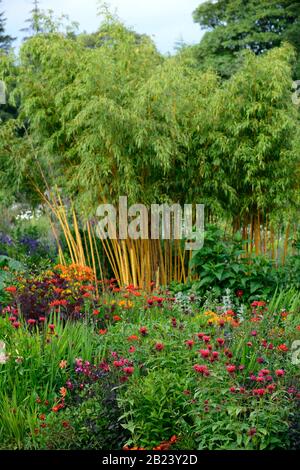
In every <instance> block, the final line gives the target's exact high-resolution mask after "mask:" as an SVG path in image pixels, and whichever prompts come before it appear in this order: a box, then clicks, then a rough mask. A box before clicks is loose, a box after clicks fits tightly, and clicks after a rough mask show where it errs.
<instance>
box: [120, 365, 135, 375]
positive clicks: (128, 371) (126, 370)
mask: <svg viewBox="0 0 300 470" xmlns="http://www.w3.org/2000/svg"><path fill="white" fill-rule="evenodd" d="M123 371H124V373H125V374H126V375H132V374H133V372H134V367H124V369H123Z"/></svg>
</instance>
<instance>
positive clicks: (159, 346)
mask: <svg viewBox="0 0 300 470" xmlns="http://www.w3.org/2000/svg"><path fill="white" fill-rule="evenodd" d="M164 347H165V346H164V344H163V343H156V345H155V349H156V351H162V350H163V349H164Z"/></svg>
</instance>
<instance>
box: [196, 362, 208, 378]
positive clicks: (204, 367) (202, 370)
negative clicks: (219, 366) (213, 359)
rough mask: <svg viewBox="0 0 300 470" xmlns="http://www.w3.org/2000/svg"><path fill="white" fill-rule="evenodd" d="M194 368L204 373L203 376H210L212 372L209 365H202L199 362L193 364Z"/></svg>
mask: <svg viewBox="0 0 300 470" xmlns="http://www.w3.org/2000/svg"><path fill="white" fill-rule="evenodd" d="M193 369H194V370H195V371H196V372H198V373H199V374H202V375H203V376H206V377H208V376H209V374H210V372H209V370H208V367H207V366H200V365H199V364H195V365H194V366H193Z"/></svg>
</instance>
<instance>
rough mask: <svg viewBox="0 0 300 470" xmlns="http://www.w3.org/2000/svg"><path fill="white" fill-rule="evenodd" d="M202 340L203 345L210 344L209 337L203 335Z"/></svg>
mask: <svg viewBox="0 0 300 470" xmlns="http://www.w3.org/2000/svg"><path fill="white" fill-rule="evenodd" d="M202 339H203V341H204V342H205V343H209V342H210V336H206V335H204V336H203V338H202Z"/></svg>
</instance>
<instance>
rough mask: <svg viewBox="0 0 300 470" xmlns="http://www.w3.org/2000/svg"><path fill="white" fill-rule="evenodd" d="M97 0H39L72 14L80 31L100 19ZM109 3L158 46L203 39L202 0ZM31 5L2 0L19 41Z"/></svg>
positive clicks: (170, 49)
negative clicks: (196, 18)
mask: <svg viewBox="0 0 300 470" xmlns="http://www.w3.org/2000/svg"><path fill="white" fill-rule="evenodd" d="M97 3H98V1H97V0H40V8H41V9H43V10H48V9H52V10H54V12H55V14H57V15H58V16H59V15H61V14H62V13H65V14H67V15H69V17H70V20H73V21H78V22H79V23H80V31H84V30H85V31H87V32H94V31H95V30H96V29H97V27H98V26H99V24H100V22H101V19H100V18H99V17H98V16H97ZM107 3H108V4H109V5H110V6H111V9H112V10H113V11H114V10H115V9H117V13H118V16H119V17H120V18H121V20H122V21H123V22H125V24H126V25H128V26H131V27H133V28H134V29H135V30H136V31H137V32H138V33H146V34H148V35H150V36H152V38H153V39H154V41H155V43H156V44H157V46H158V49H159V50H160V51H161V52H163V53H167V52H173V50H174V44H175V43H176V41H178V40H182V39H183V40H184V41H185V42H186V43H188V44H195V43H198V42H199V41H200V38H201V37H202V34H203V33H202V32H201V30H200V27H199V25H197V24H195V23H194V22H193V18H192V12H193V11H194V10H195V8H196V7H197V6H198V5H199V4H200V3H203V0H108V1H107ZM31 9H32V1H31V0H2V3H0V11H2V10H3V11H4V12H5V17H6V18H7V23H6V30H7V32H8V33H9V34H10V35H11V36H14V37H18V41H16V42H15V43H14V46H18V45H19V43H20V39H21V38H22V37H23V36H24V33H20V29H21V28H24V27H25V23H24V21H25V19H26V18H28V17H29V11H30V10H31Z"/></svg>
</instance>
